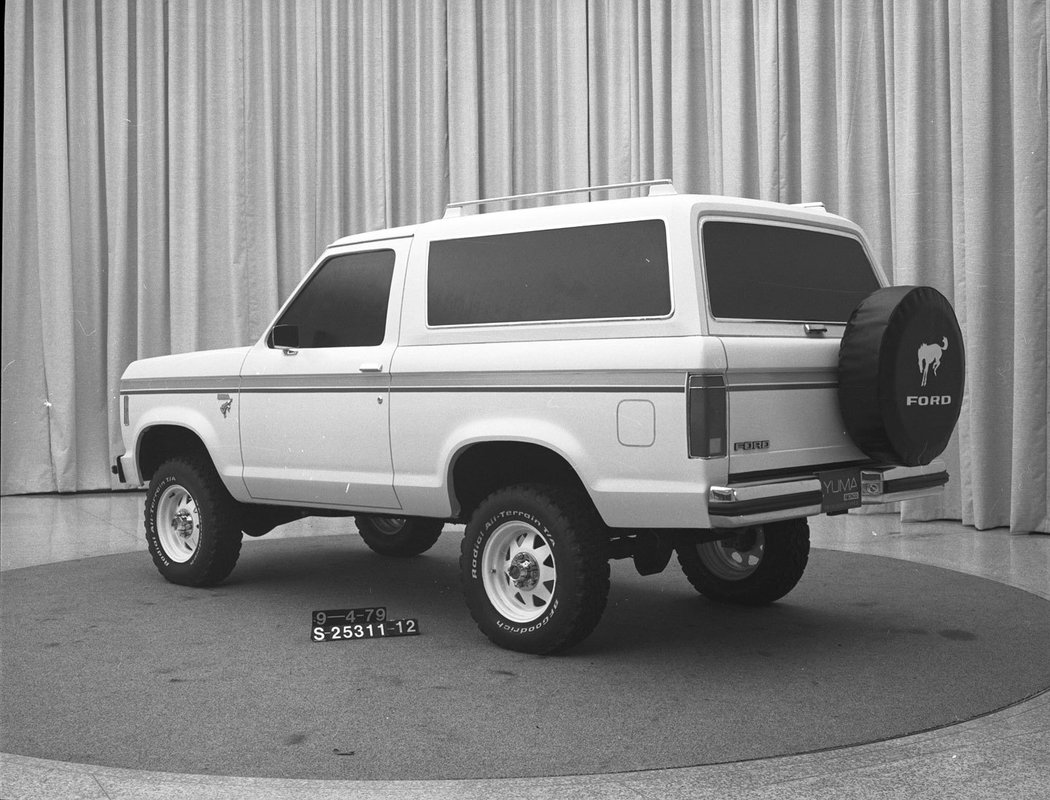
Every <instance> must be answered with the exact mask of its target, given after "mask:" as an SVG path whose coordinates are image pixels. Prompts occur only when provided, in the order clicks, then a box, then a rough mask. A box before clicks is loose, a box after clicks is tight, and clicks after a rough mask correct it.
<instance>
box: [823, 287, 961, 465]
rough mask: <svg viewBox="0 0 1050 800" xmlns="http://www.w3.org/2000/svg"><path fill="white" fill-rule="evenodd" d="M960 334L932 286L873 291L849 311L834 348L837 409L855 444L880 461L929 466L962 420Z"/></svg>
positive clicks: (948, 308) (947, 305)
mask: <svg viewBox="0 0 1050 800" xmlns="http://www.w3.org/2000/svg"><path fill="white" fill-rule="evenodd" d="M965 372H966V370H965V358H964V352H963V339H962V331H961V330H960V329H959V322H958V320H957V319H956V318H955V311H954V310H953V309H952V306H951V303H949V302H948V300H947V299H946V298H945V297H944V295H942V294H941V293H940V292H938V291H937V290H936V289H933V288H931V287H929V286H892V287H888V288H885V289H878V290H877V291H875V292H873V293H872V294H870V295H868V296H867V297H866V298H864V300H863V301H861V303H860V305H858V306H857V308H856V309H855V310H854V311H853V314H852V315H851V316H850V319H849V322H848V323H847V324H846V330H845V333H843V335H842V344H841V345H840V347H839V408H840V409H841V411H842V418H843V420H844V421H845V423H846V431H847V432H848V433H849V435H850V437H852V439H853V441H854V442H855V443H856V445H857V447H859V448H860V449H861V450H863V451H864V452H865V453H866V454H867V455H868V456H870V457H871V458H873V459H875V460H877V461H881V462H884V463H891V464H901V465H905V466H910V467H915V466H923V465H926V464H929V463H930V462H931V461H932V460H933V459H934V458H936V457H937V456H939V455H940V454H941V453H942V452H943V451H944V448H945V447H946V446H947V445H948V439H949V438H950V437H951V435H952V431H953V430H954V429H955V423H956V422H958V420H959V411H960V406H961V404H962V395H963V380H964V376H965Z"/></svg>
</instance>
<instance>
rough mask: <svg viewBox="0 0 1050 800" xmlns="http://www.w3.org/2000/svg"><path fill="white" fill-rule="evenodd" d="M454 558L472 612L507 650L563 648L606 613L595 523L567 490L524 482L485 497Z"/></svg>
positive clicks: (604, 568) (604, 565) (605, 579)
mask: <svg viewBox="0 0 1050 800" xmlns="http://www.w3.org/2000/svg"><path fill="white" fill-rule="evenodd" d="M459 563H460V575H461V578H462V582H463V592H464V596H465V598H466V601H467V607H468V608H469V609H470V613H471V616H473V617H474V621H475V622H477V624H478V627H479V628H480V629H481V631H482V633H484V634H485V635H486V636H488V637H489V639H491V640H492V641H493V642H495V643H496V644H498V645H499V646H501V647H505V648H507V649H509V650H519V651H521V652H525V653H554V652H558V651H561V650H565V649H567V648H569V647H571V646H572V645H574V644H577V643H578V642H580V641H582V640H583V639H584V638H586V637H587V636H588V635H589V634H590V633H591V631H593V630H594V628H595V626H596V625H597V624H598V621H599V620H600V619H601V615H602V612H603V611H604V610H605V601H606V598H607V597H608V595H609V561H608V557H607V554H606V552H605V537H604V534H603V531H602V523H601V521H600V519H599V518H598V516H597V514H596V513H595V512H594V510H593V509H592V508H591V507H590V504H589V503H588V502H587V501H586V499H585V498H583V497H581V496H580V495H579V494H578V493H576V492H573V491H571V490H567V489H561V488H554V487H550V486H541V485H532V484H525V485H520V486H512V487H510V488H506V489H502V490H500V491H497V492H495V493H494V494H492V495H490V496H489V497H488V498H486V499H485V500H484V501H483V502H482V503H481V505H480V506H479V507H478V508H477V510H476V511H475V512H474V514H473V515H472V516H471V518H470V522H469V524H468V525H467V530H466V534H465V536H464V537H463V546H462V550H461V554H460V562H459Z"/></svg>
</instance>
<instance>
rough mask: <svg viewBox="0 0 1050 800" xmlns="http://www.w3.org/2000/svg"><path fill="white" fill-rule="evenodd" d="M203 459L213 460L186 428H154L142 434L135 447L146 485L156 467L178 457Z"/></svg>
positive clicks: (192, 433) (201, 443)
mask: <svg viewBox="0 0 1050 800" xmlns="http://www.w3.org/2000/svg"><path fill="white" fill-rule="evenodd" d="M180 455H188V456H202V457H204V458H207V459H208V460H209V461H212V463H213V464H214V460H213V459H212V457H211V454H210V453H209V452H208V448H207V446H206V445H205V444H204V440H203V439H202V438H201V436H200V434H198V433H197V432H196V431H194V430H193V429H191V428H189V427H186V426H184V425H174V424H158V425H151V426H149V427H148V428H145V429H143V430H142V432H141V433H139V437H138V442H137V443H136V446H135V462H136V464H137V465H138V470H139V475H140V476H141V478H142V481H143V483H149V481H150V479H151V478H152V477H153V473H154V472H156V471H157V467H159V466H160V465H161V464H163V463H164V462H165V461H167V460H168V459H169V458H173V457H175V456H180Z"/></svg>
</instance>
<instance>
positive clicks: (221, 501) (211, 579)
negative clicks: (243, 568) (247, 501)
mask: <svg viewBox="0 0 1050 800" xmlns="http://www.w3.org/2000/svg"><path fill="white" fill-rule="evenodd" d="M145 523H146V544H147V547H148V549H149V553H150V556H152V558H153V563H154V564H155V565H156V567H157V569H158V570H159V571H160V574H161V575H163V576H164V577H165V578H166V579H167V580H169V581H171V582H172V583H177V584H180V585H182V586H214V585H215V584H217V583H221V582H222V581H223V580H225V578H226V577H227V576H228V575H229V574H230V573H231V572H232V571H233V568H234V566H235V565H236V564H237V558H238V556H239V555H240V553H241V529H240V524H239V522H238V519H237V512H236V504H235V502H234V500H233V498H231V497H230V495H229V492H227V491H226V487H225V486H223V484H222V481H221V480H220V479H219V475H218V473H216V472H215V467H214V466H212V463H211V462H210V461H209V460H207V459H206V458H203V457H200V456H183V457H179V458H172V459H169V460H168V461H165V462H164V463H163V464H161V465H160V466H159V467H157V471H156V472H155V473H153V479H152V480H151V481H150V485H149V490H148V491H147V492H146V513H145Z"/></svg>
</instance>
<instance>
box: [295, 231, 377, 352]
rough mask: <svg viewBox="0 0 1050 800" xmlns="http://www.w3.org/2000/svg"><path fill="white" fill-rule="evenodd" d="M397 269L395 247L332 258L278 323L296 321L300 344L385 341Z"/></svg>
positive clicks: (355, 344) (359, 344)
mask: <svg viewBox="0 0 1050 800" xmlns="http://www.w3.org/2000/svg"><path fill="white" fill-rule="evenodd" d="M393 274H394V251H393V250H376V251H373V252H369V253H349V254H347V255H343V256H335V257H334V258H330V259H328V260H327V261H326V262H324V264H322V265H321V267H320V269H318V270H317V272H316V273H314V276H313V277H312V278H311V279H310V282H309V283H307V284H306V286H304V287H303V289H302V291H301V292H299V294H298V295H297V296H296V298H295V299H294V300H293V301H292V303H291V305H289V306H288V308H287V310H286V311H285V312H284V314H282V315H281V318H280V319H279V320H278V321H277V324H278V325H296V326H298V328H299V346H300V347H366V346H370V345H377V344H382V343H383V338H384V336H385V335H386V310H387V305H388V304H389V300H390V279H391V277H392V276H393Z"/></svg>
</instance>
